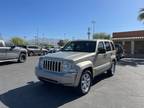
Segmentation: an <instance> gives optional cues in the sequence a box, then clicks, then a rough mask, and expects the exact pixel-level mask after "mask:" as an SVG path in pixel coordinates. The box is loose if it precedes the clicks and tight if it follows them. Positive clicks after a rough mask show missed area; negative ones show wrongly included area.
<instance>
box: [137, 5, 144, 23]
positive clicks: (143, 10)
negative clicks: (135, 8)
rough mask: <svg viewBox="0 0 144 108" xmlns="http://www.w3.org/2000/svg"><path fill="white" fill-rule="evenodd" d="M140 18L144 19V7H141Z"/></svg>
mask: <svg viewBox="0 0 144 108" xmlns="http://www.w3.org/2000/svg"><path fill="white" fill-rule="evenodd" d="M138 20H140V21H144V8H142V9H140V11H139V15H138Z"/></svg>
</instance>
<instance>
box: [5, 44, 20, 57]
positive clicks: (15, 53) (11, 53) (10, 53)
mask: <svg viewBox="0 0 144 108" xmlns="http://www.w3.org/2000/svg"><path fill="white" fill-rule="evenodd" d="M6 53H7V54H6V57H7V59H17V58H18V57H19V50H18V48H17V47H15V48H12V47H6Z"/></svg>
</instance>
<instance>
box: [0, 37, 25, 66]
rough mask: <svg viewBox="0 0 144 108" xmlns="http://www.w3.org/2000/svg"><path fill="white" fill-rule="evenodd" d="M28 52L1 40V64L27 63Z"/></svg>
mask: <svg viewBox="0 0 144 108" xmlns="http://www.w3.org/2000/svg"><path fill="white" fill-rule="evenodd" d="M26 58H27V50H26V49H24V48H20V47H16V46H15V45H13V44H12V43H10V42H8V43H6V42H5V41H3V40H0V62H6V61H13V60H17V61H18V62H20V63H23V62H25V61H26Z"/></svg>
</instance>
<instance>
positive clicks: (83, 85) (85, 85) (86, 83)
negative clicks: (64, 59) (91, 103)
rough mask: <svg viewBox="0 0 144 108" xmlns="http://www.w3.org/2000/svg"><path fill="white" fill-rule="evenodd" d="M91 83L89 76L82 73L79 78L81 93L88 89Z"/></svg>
mask: <svg viewBox="0 0 144 108" xmlns="http://www.w3.org/2000/svg"><path fill="white" fill-rule="evenodd" d="M90 84H91V78H90V75H89V74H88V73H86V74H83V76H82V79H81V89H82V92H83V93H87V92H88V91H89V88H90Z"/></svg>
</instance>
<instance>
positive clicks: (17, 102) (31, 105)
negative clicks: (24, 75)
mask: <svg viewBox="0 0 144 108" xmlns="http://www.w3.org/2000/svg"><path fill="white" fill-rule="evenodd" d="M105 78H107V77H106V76H105V75H104V74H101V75H99V76H97V77H96V78H95V79H94V84H96V83H98V82H99V81H101V80H103V79H105ZM80 97H81V96H80V95H79V94H77V93H76V91H75V90H74V89H72V88H71V87H64V86H59V85H52V84H48V85H44V84H42V83H41V82H36V83H34V82H28V85H26V86H23V87H20V88H16V89H13V90H10V91H8V92H6V93H4V94H2V95H0V100H1V102H2V103H3V104H4V105H6V106H8V107H9V108H57V107H59V106H62V105H64V104H66V103H68V102H71V101H74V100H76V99H78V98H80Z"/></svg>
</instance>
